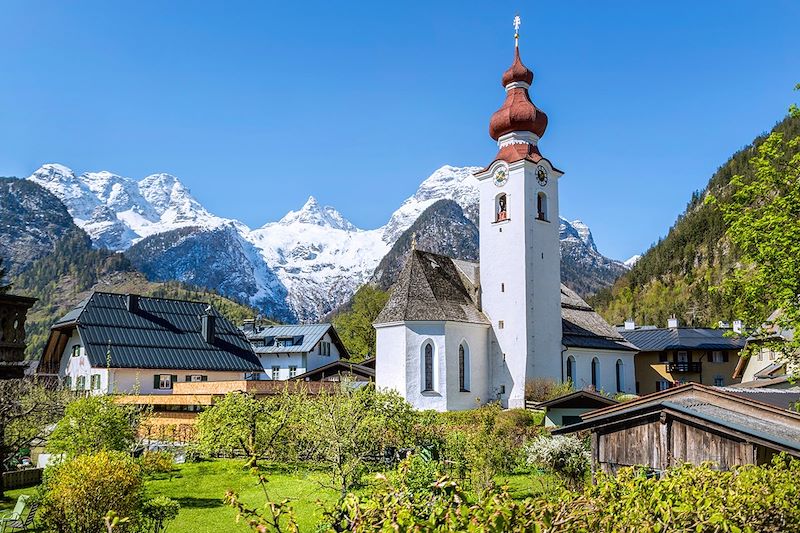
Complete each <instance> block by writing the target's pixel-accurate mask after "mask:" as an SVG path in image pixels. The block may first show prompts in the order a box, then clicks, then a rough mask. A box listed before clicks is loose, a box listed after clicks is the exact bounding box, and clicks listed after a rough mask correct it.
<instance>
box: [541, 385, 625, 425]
mask: <svg viewBox="0 0 800 533" xmlns="http://www.w3.org/2000/svg"><path fill="white" fill-rule="evenodd" d="M617 403H619V402H617V400H614V399H612V398H609V397H608V396H603V395H602V394H597V393H595V392H592V391H588V390H579V391H575V392H571V393H569V394H565V395H563V396H559V397H558V398H553V399H552V400H548V401H546V402H542V403H540V404H538V405H537V406H536V408H537V409H544V425H545V427H559V426H569V425H570V424H577V423H578V422H580V421H581V415H583V414H585V413H588V412H589V411H594V410H596V409H602V408H603V407H608V406H609V405H616V404H617Z"/></svg>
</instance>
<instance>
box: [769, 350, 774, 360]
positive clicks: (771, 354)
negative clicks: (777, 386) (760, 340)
mask: <svg viewBox="0 0 800 533" xmlns="http://www.w3.org/2000/svg"><path fill="white" fill-rule="evenodd" d="M774 359H775V351H773V350H770V351H769V360H770V361H772V360H774Z"/></svg>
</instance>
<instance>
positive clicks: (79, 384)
mask: <svg viewBox="0 0 800 533" xmlns="http://www.w3.org/2000/svg"><path fill="white" fill-rule="evenodd" d="M75 390H86V376H78V379H76V380H75Z"/></svg>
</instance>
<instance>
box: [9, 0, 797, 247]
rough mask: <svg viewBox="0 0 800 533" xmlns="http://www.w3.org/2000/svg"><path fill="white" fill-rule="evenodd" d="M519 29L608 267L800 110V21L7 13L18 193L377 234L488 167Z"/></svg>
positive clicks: (230, 9) (583, 13) (712, 16)
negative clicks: (86, 187)
mask: <svg viewBox="0 0 800 533" xmlns="http://www.w3.org/2000/svg"><path fill="white" fill-rule="evenodd" d="M517 12H519V14H520V15H521V17H522V21H523V23H522V28H521V50H522V57H523V60H524V61H525V63H526V64H527V65H528V66H529V67H530V68H531V69H532V70H533V71H534V72H535V75H536V80H535V81H534V86H533V88H532V97H533V101H534V102H535V103H536V104H537V105H538V106H539V107H541V108H542V109H543V110H545V111H546V112H547V114H548V116H549V118H550V124H549V127H548V130H547V133H546V135H545V136H544V138H543V139H542V141H541V143H540V147H541V150H542V153H543V154H544V155H545V156H547V157H548V158H549V159H551V160H552V161H553V162H554V164H556V166H558V167H559V168H561V169H563V170H564V171H565V172H566V174H565V176H564V177H563V178H562V181H561V185H560V187H561V189H560V190H561V198H560V202H561V204H560V207H561V214H562V215H563V216H565V217H567V218H580V219H582V220H584V221H585V222H586V223H587V224H589V225H590V227H591V228H592V230H593V232H594V234H595V239H596V241H597V243H598V247H599V248H600V251H601V252H603V253H605V254H607V255H610V256H612V257H616V258H621V259H624V258H627V257H628V256H630V255H632V254H634V253H638V252H640V251H643V250H645V249H646V248H647V247H648V246H649V245H650V244H651V243H652V242H654V241H655V240H657V238H658V237H659V236H661V235H664V234H665V233H666V231H667V230H668V228H669V226H670V225H671V224H672V222H674V220H675V218H676V216H677V215H678V214H679V213H680V212H681V211H682V210H683V208H684V206H685V205H686V202H687V201H688V200H689V197H690V195H691V193H692V191H693V190H695V189H699V188H701V187H703V186H704V185H705V183H706V182H707V180H708V178H709V176H710V175H711V173H712V172H713V171H714V170H715V169H716V168H717V167H718V166H719V165H720V164H722V163H723V162H724V161H725V159H726V158H727V157H728V156H729V155H730V154H731V153H732V152H733V151H734V150H736V149H738V148H740V147H742V146H743V145H745V144H746V143H748V142H750V141H751V140H752V139H753V137H755V136H756V135H757V134H759V133H761V132H763V131H765V130H767V129H769V128H770V127H771V126H772V125H773V124H774V123H775V122H776V121H778V120H779V119H781V118H782V117H783V116H784V114H785V112H786V108H787V107H788V106H789V104H790V103H792V102H793V101H796V100H798V99H800V98H798V95H797V93H794V92H793V91H792V88H793V87H794V84H795V83H797V82H800V69H798V63H799V61H798V59H800V40H799V39H798V37H797V20H798V19H799V18H800V2H796V1H792V0H784V1H780V0H774V1H770V2H742V1H723V0H718V1H703V2H696V1H672V2H639V1H625V2H623V1H618V2H617V1H612V2H596V1H589V0H586V1H562V2H531V1H525V2H522V1H516V2H512V1H501V2H485V1H474V2H473V1H435V2H434V1H427V2H391V3H389V2H365V3H355V2H310V1H307V2H266V1H265V2H256V1H252V2H233V1H229V2H215V3H211V2H190V1H184V2H151V1H138V2H107V1H104V2H94V1H82V2H66V1H65V2H56V1H52V2H40V1H35V0H14V1H8V0H5V1H3V2H2V3H0V30H1V31H2V35H3V44H2V47H0V73H2V83H0V125H1V127H0V175H16V176H20V177H22V176H27V175H28V174H30V173H31V172H32V171H33V170H35V169H36V168H38V167H39V166H40V165H41V164H43V163H46V162H59V163H63V164H65V165H67V166H70V167H72V168H73V169H74V170H76V171H86V170H101V169H107V170H111V171H114V172H117V173H120V174H123V175H127V176H131V177H136V178H141V177H143V176H145V175H147V174H149V173H153V172H170V173H172V174H175V175H177V176H179V177H180V178H181V179H182V181H183V182H184V183H185V184H186V185H187V186H188V187H190V188H191V190H192V192H193V193H194V195H195V196H196V197H197V198H198V199H199V200H200V201H201V202H202V203H203V204H204V205H205V206H206V207H207V208H208V209H209V210H211V211H212V212H214V213H216V214H219V215H221V216H226V217H233V218H238V219H240V220H242V221H244V222H245V223H247V224H248V225H250V226H252V227H257V226H260V225H262V224H263V223H265V222H267V221H272V220H276V219H278V218H280V217H281V216H282V215H283V214H284V213H285V212H286V211H288V210H289V209H293V208H295V209H296V208H298V207H299V206H300V205H302V204H303V202H304V201H305V199H306V198H307V197H308V195H310V194H313V195H314V196H316V197H317V198H318V199H319V200H320V202H322V203H325V204H330V205H333V206H335V207H336V208H337V209H339V210H340V211H341V212H342V213H343V214H344V215H345V216H346V217H347V218H348V219H350V220H351V221H352V222H354V223H355V224H356V225H358V226H360V227H364V228H371V227H377V226H379V225H382V224H383V223H385V221H386V220H387V218H388V217H389V215H390V213H391V212H392V211H393V210H394V209H396V208H397V207H398V206H399V205H400V203H401V202H402V200H403V199H404V198H406V197H407V196H409V195H410V194H412V193H413V192H414V190H415V189H416V187H417V186H418V184H419V182H420V181H422V179H424V178H425V177H426V176H428V175H429V174H430V173H431V172H432V171H433V170H435V169H436V168H438V167H439V166H441V165H443V164H453V165H483V164H486V163H488V162H490V161H491V160H492V158H493V156H494V154H495V152H496V146H495V145H494V144H493V142H492V141H491V139H490V138H489V137H488V133H487V127H488V121H489V117H490V115H491V114H492V112H494V111H495V110H496V109H497V108H498V107H499V106H500V105H501V103H502V101H503V96H504V93H503V90H502V88H501V87H500V81H499V80H500V75H501V73H502V72H503V70H505V69H506V68H507V67H508V65H509V64H510V62H511V59H512V53H513V29H512V27H511V20H512V18H513V16H514V14H515V13H517Z"/></svg>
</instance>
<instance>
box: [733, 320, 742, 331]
mask: <svg viewBox="0 0 800 533" xmlns="http://www.w3.org/2000/svg"><path fill="white" fill-rule="evenodd" d="M743 329H744V328H743V324H742V321H741V320H734V321H733V332H734V333H741V332H742V330H743Z"/></svg>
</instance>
